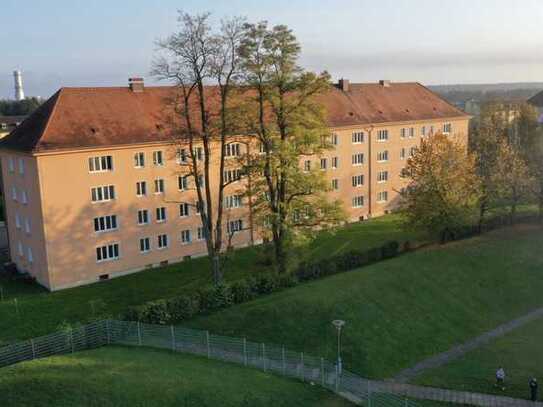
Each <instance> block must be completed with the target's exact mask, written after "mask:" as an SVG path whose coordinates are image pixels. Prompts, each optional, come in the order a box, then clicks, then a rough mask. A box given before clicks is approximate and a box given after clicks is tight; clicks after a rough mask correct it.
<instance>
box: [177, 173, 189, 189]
mask: <svg viewBox="0 0 543 407" xmlns="http://www.w3.org/2000/svg"><path fill="white" fill-rule="evenodd" d="M177 184H178V187H179V190H180V191H186V190H187V189H189V176H188V175H180V176H179V177H177Z"/></svg>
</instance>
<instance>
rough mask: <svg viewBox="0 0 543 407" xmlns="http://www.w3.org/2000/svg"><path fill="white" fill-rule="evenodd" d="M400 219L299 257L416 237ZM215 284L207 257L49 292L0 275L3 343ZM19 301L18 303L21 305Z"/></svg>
mask: <svg viewBox="0 0 543 407" xmlns="http://www.w3.org/2000/svg"><path fill="white" fill-rule="evenodd" d="M415 236H416V235H415V234H414V233H409V232H405V231H404V230H402V228H401V226H400V218H399V217H398V216H397V215H391V216H385V217H381V218H378V219H375V220H372V221H368V222H363V223H356V224H351V225H348V226H346V227H344V228H340V229H338V230H337V231H336V232H334V233H331V232H323V233H321V234H320V235H319V236H318V237H317V239H315V240H313V241H312V242H311V243H310V244H308V245H307V247H305V248H301V249H300V250H299V251H300V252H299V253H297V255H296V258H298V259H304V258H315V257H323V256H327V255H330V254H333V253H339V252H342V251H347V250H350V249H353V248H355V247H358V248H364V249H365V248H368V249H369V248H372V247H376V246H380V245H382V244H383V243H385V242H386V241H389V240H393V239H398V240H406V239H413V238H414V237H415ZM260 253H261V248H259V247H254V248H245V249H240V250H236V251H235V252H233V253H231V254H230V255H229V259H228V261H227V263H226V266H225V267H226V268H225V278H226V280H227V281H232V280H235V279H239V278H243V277H246V276H249V275H251V274H253V273H258V272H263V271H266V270H267V269H268V268H267V267H266V266H264V265H262V264H259V261H258V259H259V257H260V256H261V254H260ZM210 283H211V271H210V268H209V262H208V260H207V258H198V259H193V260H189V261H185V262H182V263H179V264H176V265H171V266H168V267H164V268H161V269H153V270H148V271H143V272H140V273H137V274H133V275H129V276H124V277H119V278H116V279H112V280H110V281H106V282H102V283H98V284H93V285H89V286H85V287H78V288H73V289H68V290H63V291H60V292H55V293H47V292H46V291H45V290H44V289H42V288H40V287H38V286H35V285H32V286H29V285H25V284H23V283H21V282H12V281H9V280H7V279H5V278H2V277H0V287H1V288H2V290H3V295H4V298H5V300H4V301H3V302H0V345H1V343H2V342H8V341H13V340H16V339H24V338H29V337H34V336H38V335H44V334H48V333H51V332H52V331H55V330H56V329H57V328H58V327H59V325H60V324H62V323H63V322H68V323H75V322H85V321H88V320H89V319H91V318H93V317H104V316H116V315H118V314H119V313H120V312H122V311H123V310H125V309H126V308H127V307H128V306H132V305H138V304H141V303H143V302H145V301H150V300H155V299H161V298H169V297H173V296H175V295H178V294H181V293H187V292H192V291H194V290H195V289H197V288H199V287H201V286H204V285H206V284H210ZM14 299H17V307H16V306H15V303H14Z"/></svg>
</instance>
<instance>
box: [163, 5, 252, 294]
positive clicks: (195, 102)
mask: <svg viewBox="0 0 543 407" xmlns="http://www.w3.org/2000/svg"><path fill="white" fill-rule="evenodd" d="M178 21H179V25H180V28H179V31H178V32H177V33H175V34H172V35H170V36H169V37H168V38H166V39H164V40H161V41H158V47H159V49H160V50H161V51H162V54H163V55H162V56H160V57H159V58H158V59H157V60H156V61H155V63H154V67H153V74H154V75H155V76H157V77H158V78H161V79H166V80H170V81H174V83H175V85H176V87H177V88H178V89H179V96H178V99H179V100H176V102H178V103H176V104H177V109H178V112H179V114H180V116H181V121H182V125H181V126H180V127H181V128H180V130H179V134H177V136H178V137H176V141H178V142H179V153H178V154H179V157H178V161H179V163H180V164H181V165H184V166H186V167H187V169H188V173H187V175H189V176H190V178H191V181H192V183H193V185H194V189H195V190H196V195H197V203H196V207H197V208H196V209H197V211H198V212H199V214H200V218H201V221H202V227H203V230H204V237H205V240H206V247H207V252H208V255H209V258H210V260H211V262H212V269H213V278H214V281H215V283H216V284H218V283H220V282H221V280H222V272H221V262H220V256H221V250H222V248H223V244H224V241H225V239H226V236H225V233H224V231H223V221H224V219H223V217H224V216H223V215H224V207H223V205H224V193H225V192H224V191H225V188H226V187H227V186H228V185H230V184H231V183H233V182H235V181H237V180H238V178H239V177H238V175H239V171H237V170H236V172H235V173H234V174H237V175H236V176H235V177H233V178H232V177H230V178H229V179H225V175H224V174H225V169H226V167H227V164H226V160H225V154H226V150H227V148H228V146H229V144H231V143H234V142H235V141H236V139H235V137H234V136H232V135H233V134H236V129H235V120H233V118H232V111H231V104H232V103H233V99H234V98H235V95H234V92H235V88H236V86H237V83H236V78H237V75H239V68H240V58H239V54H238V50H239V46H240V43H241V39H242V36H243V32H244V30H243V21H242V20H241V19H240V18H233V19H230V20H227V21H223V22H222V24H221V27H220V29H219V30H213V29H212V27H211V25H210V15H209V14H208V13H206V14H200V15H190V14H186V13H181V12H180V13H179V18H178ZM164 54H165V55H164ZM209 85H214V86H213V87H210V86H209ZM183 146H188V149H187V150H188V151H186V150H185V149H183V148H182V147H183ZM230 238H231V237H230Z"/></svg>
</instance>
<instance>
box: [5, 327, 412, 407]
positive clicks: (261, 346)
mask: <svg viewBox="0 0 543 407" xmlns="http://www.w3.org/2000/svg"><path fill="white" fill-rule="evenodd" d="M108 344H122V345H129V346H146V347H152V348H161V349H169V350H172V351H174V352H183V353H191V354H194V355H199V356H205V357H207V358H209V359H216V360H222V361H226V362H231V363H236V364H239V365H243V366H247V367H252V368H257V369H260V370H263V371H265V372H270V373H275V374H278V375H280V376H285V377H290V378H294V379H298V380H301V381H303V382H311V383H313V384H316V385H320V386H322V387H324V388H326V389H328V390H330V391H332V392H334V393H336V394H338V395H340V396H342V397H345V398H347V399H349V400H351V401H354V402H356V403H359V404H363V405H365V406H368V407H372V406H373V407H379V406H403V407H415V406H416V403H414V402H413V401H412V400H409V399H406V398H403V397H400V396H396V395H393V394H390V393H386V392H384V391H382V389H379V388H378V386H377V385H376V382H371V381H369V380H366V379H364V378H362V377H359V376H357V375H355V374H353V373H351V372H348V371H346V370H345V369H343V370H342V372H341V374H338V372H337V370H336V366H335V365H334V364H332V363H330V362H329V361H327V360H324V359H323V358H316V357H313V356H310V355H307V354H305V353H303V352H299V353H298V352H293V351H291V350H288V349H285V348H284V347H281V346H276V345H270V344H265V343H255V342H250V341H247V340H246V339H244V338H233V337H228V336H221V335H212V334H210V333H209V332H207V331H200V330H194V329H187V328H182V327H178V326H164V325H151V324H144V323H140V322H126V321H116V320H104V321H97V322H93V323H90V324H88V325H84V326H81V327H77V328H73V329H66V330H64V331H62V332H57V333H54V334H51V335H46V336H42V337H39V338H34V339H30V340H27V341H23V342H19V343H15V344H12V345H9V346H5V347H1V348H0V367H3V366H8V365H12V364H16V363H19V362H23V361H27V360H33V359H38V358H45V357H49V356H53V355H61V354H67V353H74V352H78V351H81V350H87V349H95V348H98V347H101V346H105V345H108Z"/></svg>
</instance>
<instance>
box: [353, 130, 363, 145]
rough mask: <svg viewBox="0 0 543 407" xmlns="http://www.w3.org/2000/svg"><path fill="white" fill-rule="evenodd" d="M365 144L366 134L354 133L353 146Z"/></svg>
mask: <svg viewBox="0 0 543 407" xmlns="http://www.w3.org/2000/svg"><path fill="white" fill-rule="evenodd" d="M363 142H364V133H363V132H361V131H355V132H354V133H353V144H360V143H363Z"/></svg>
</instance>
